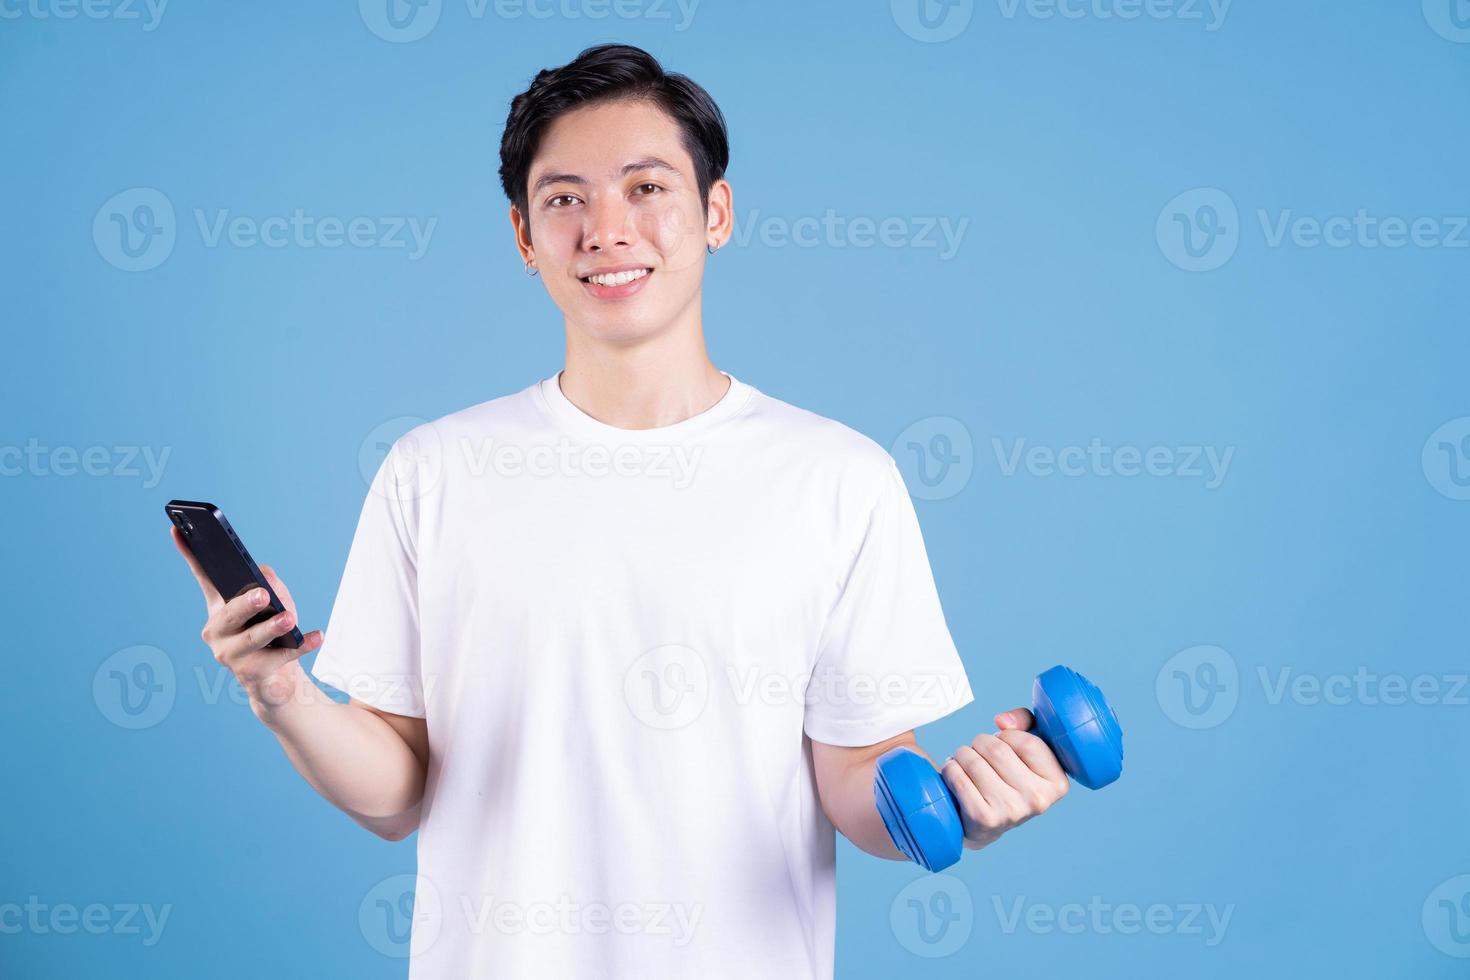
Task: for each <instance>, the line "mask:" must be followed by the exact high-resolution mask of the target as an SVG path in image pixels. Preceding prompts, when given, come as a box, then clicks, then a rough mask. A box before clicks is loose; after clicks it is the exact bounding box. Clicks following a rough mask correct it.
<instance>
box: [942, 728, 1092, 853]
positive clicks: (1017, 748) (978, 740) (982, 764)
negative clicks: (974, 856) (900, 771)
mask: <svg viewBox="0 0 1470 980" xmlns="http://www.w3.org/2000/svg"><path fill="white" fill-rule="evenodd" d="M1034 721H1035V719H1034V718H1032V717H1031V712H1030V711H1028V710H1027V709H1025V708H1012V709H1011V710H1010V711H1003V712H1001V713H1000V714H998V715H996V716H995V727H996V729H997V731H996V733H995V734H994V735H985V734H981V735H976V736H975V740H974V741H973V742H971V743H970V744H969V745H963V746H961V747H960V748H958V749H956V750H955V753H954V755H953V756H952V757H951V758H949V759H948V760H946V761H945V763H944V766H943V767H942V768H941V770H940V772H942V773H943V774H944V781H945V782H946V783H948V784H949V788H950V792H952V793H954V798H955V802H956V803H957V804H958V805H959V811H960V821H961V823H962V824H963V825H964V828H965V847H967V848H969V849H970V850H979V849H980V848H982V847H984V846H986V845H987V844H991V843H993V842H994V841H995V839H996V838H998V837H999V836H1000V835H1001V834H1004V833H1005V832H1006V831H1007V830H1010V829H1011V828H1012V827H1019V826H1020V825H1021V824H1023V823H1025V822H1026V821H1027V820H1030V819H1031V818H1032V817H1034V816H1036V815H1037V814H1038V813H1045V812H1046V810H1047V809H1048V808H1049V807H1050V806H1051V805H1052V804H1053V803H1055V802H1056V801H1057V800H1060V799H1061V798H1062V797H1064V796H1066V795H1067V789H1068V787H1069V785H1070V784H1069V782H1068V780H1067V774H1066V773H1065V772H1063V771H1062V765H1061V763H1060V762H1058V761H1057V757H1056V756H1055V755H1053V754H1052V751H1051V749H1050V748H1048V747H1047V744H1046V743H1045V742H1043V741H1042V740H1041V739H1039V738H1037V737H1036V736H1035V735H1032V734H1031V733H1030V731H1029V730H1028V729H1030V728H1031V726H1032V724H1033V723H1034Z"/></svg>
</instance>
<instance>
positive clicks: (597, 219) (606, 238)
mask: <svg viewBox="0 0 1470 980" xmlns="http://www.w3.org/2000/svg"><path fill="white" fill-rule="evenodd" d="M631 212H632V208H630V207H629V206H628V203H627V202H626V201H624V200H622V199H621V198H615V197H604V198H602V199H601V200H600V201H597V202H596V203H594V204H593V205H592V206H591V207H590V208H589V209H588V215H589V217H588V224H587V230H586V234H585V236H584V241H583V245H584V247H586V248H587V249H589V250H592V251H602V250H606V249H612V248H617V247H619V246H622V247H625V248H626V247H627V246H630V245H632V244H633V243H635V242H636V241H638V228H637V223H636V222H635V221H634V220H633V217H632V213H631Z"/></svg>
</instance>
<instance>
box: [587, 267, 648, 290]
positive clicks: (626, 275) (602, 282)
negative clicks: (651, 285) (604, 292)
mask: <svg viewBox="0 0 1470 980" xmlns="http://www.w3.org/2000/svg"><path fill="white" fill-rule="evenodd" d="M648 272H649V270H647V269H632V270H630V271H628V272H614V273H612V274H611V275H606V276H589V277H588V278H587V281H588V282H593V283H596V284H597V285H599V286H626V285H627V284H628V283H630V282H632V281H633V280H634V279H642V278H643V277H644V276H646V275H648Z"/></svg>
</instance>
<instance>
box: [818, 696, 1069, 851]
mask: <svg viewBox="0 0 1470 980" xmlns="http://www.w3.org/2000/svg"><path fill="white" fill-rule="evenodd" d="M1033 721H1034V719H1033V718H1032V717H1031V712H1030V711H1028V710H1026V709H1025V708H1013V709H1012V710H1010V711H1004V712H1001V713H1000V714H998V715H996V716H995V725H996V728H997V731H996V733H995V734H994V735H989V734H980V735H976V736H975V740H974V741H973V742H971V743H970V744H969V745H962V746H960V747H959V748H958V749H956V750H955V753H954V755H953V756H952V757H950V758H949V759H946V760H945V763H944V766H943V768H942V769H941V770H940V771H941V773H942V774H943V776H944V781H945V783H946V784H948V786H949V788H950V791H951V792H952V793H953V794H954V797H955V802H956V803H957V804H958V805H959V811H960V822H961V824H963V826H964V828H965V847H966V848H967V849H969V850H979V849H980V848H982V847H985V846H986V845H988V844H991V843H994V842H995V841H996V840H997V839H998V838H999V837H1000V836H1001V835H1002V834H1004V833H1005V832H1006V831H1008V830H1012V829H1014V828H1015V827H1019V826H1020V825H1021V824H1023V823H1025V822H1026V821H1027V820H1030V819H1031V818H1032V817H1034V816H1036V815H1037V814H1039V813H1045V812H1046V810H1047V809H1048V808H1049V807H1050V806H1051V805H1052V804H1053V803H1055V802H1056V801H1057V800H1059V799H1061V798H1062V797H1063V796H1066V795H1067V789H1068V782H1067V775H1066V773H1065V772H1063V771H1062V767H1061V764H1060V763H1059V762H1057V759H1056V756H1055V755H1053V754H1052V751H1051V749H1049V748H1047V745H1046V743H1045V742H1043V741H1042V740H1041V739H1039V738H1037V737H1036V736H1035V735H1032V734H1031V733H1030V732H1029V731H1028V729H1029V728H1030V727H1031V725H1032V723H1033ZM898 745H902V746H904V747H906V748H909V749H912V750H913V751H915V752H918V753H919V754H920V755H922V756H924V758H926V759H929V761H930V762H931V763H932V762H933V761H934V760H933V759H932V758H930V757H929V755H928V754H927V753H925V752H924V750H923V749H921V748H919V746H918V744H917V743H916V742H915V739H914V733H913V732H911V731H909V732H904V733H903V734H902V735H896V736H894V737H893V738H890V739H888V740H887V741H884V742H879V743H877V744H876V745H864V746H858V747H847V746H840V745H828V744H826V743H825V742H818V741H815V740H813V741H812V762H813V765H814V767H815V769H816V774H817V793H818V795H819V796H820V797H821V801H822V810H823V811H824V812H825V813H826V814H827V819H828V820H830V821H832V825H833V826H834V827H836V828H837V829H838V830H839V831H841V832H842V834H843V836H845V837H846V838H847V839H848V840H850V841H852V842H853V843H854V844H855V845H857V846H858V847H859V848H861V849H862V850H864V851H867V852H868V853H869V854H872V855H875V856H877V857H882V858H889V859H890V860H895V861H903V860H906V859H905V858H904V856H903V854H902V852H900V851H899V849H898V848H897V847H894V846H893V841H892V840H891V839H889V837H888V830H887V829H886V828H885V827H884V826H883V818H882V817H881V816H879V814H878V807H877V805H876V804H875V803H874V802H873V775H874V770H875V769H876V767H877V762H878V757H879V756H881V755H882V754H883V753H884V752H887V751H888V750H889V749H891V748H893V747H894V746H898Z"/></svg>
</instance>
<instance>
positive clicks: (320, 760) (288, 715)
mask: <svg viewBox="0 0 1470 980" xmlns="http://www.w3.org/2000/svg"><path fill="white" fill-rule="evenodd" d="M303 673H304V672H303ZM302 681H303V682H304V683H303V684H302V685H301V686H299V687H298V688H297V690H298V692H299V693H298V694H297V695H296V696H293V697H291V698H289V699H286V700H285V701H283V702H282V703H280V704H275V705H254V706H253V707H254V708H255V713H256V715H257V717H259V718H260V720H261V721H262V722H263V723H264V724H265V725H266V727H267V728H269V729H270V730H271V732H272V733H273V734H274V735H275V736H276V739H277V740H278V741H279V742H280V743H281V747H282V748H283V749H284V750H285V751H286V756H287V758H289V759H290V760H291V764H292V765H293V766H295V767H296V771H297V772H299V773H301V775H302V777H303V778H304V779H305V780H306V781H307V782H308V783H310V784H311V785H312V787H313V788H314V789H315V790H316V791H317V792H318V793H320V794H321V795H322V796H323V797H324V798H325V799H326V800H327V801H328V802H330V803H331V804H332V805H333V806H336V807H337V808H338V809H340V810H342V811H343V812H345V813H346V814H347V815H348V816H350V817H352V819H353V820H356V821H357V822H358V823H359V824H361V825H362V826H364V827H366V828H367V829H368V830H371V831H372V832H373V833H375V834H377V835H379V836H380V837H384V838H386V839H388V840H400V839H402V838H404V837H407V836H408V835H409V834H411V833H413V831H414V830H415V829H416V828H417V827H418V821H419V805H420V803H421V802H422V800H423V795H424V777H425V771H426V766H425V762H426V760H423V759H420V758H419V756H418V755H416V754H415V752H414V751H413V749H411V748H410V747H409V745H408V743H407V742H405V741H404V739H403V737H402V736H400V735H399V734H398V733H397V732H396V731H394V730H393V727H392V726H391V725H389V724H388V722H387V721H385V720H384V719H383V718H381V717H379V716H378V715H376V714H374V713H373V712H372V711H370V710H368V709H367V708H365V707H362V706H361V705H357V704H338V703H337V702H335V701H333V700H332V699H331V698H329V697H327V695H326V693H325V692H323V691H321V690H320V689H319V688H317V687H316V686H315V685H314V684H312V682H311V680H310V678H308V677H305V676H303V677H302Z"/></svg>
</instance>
